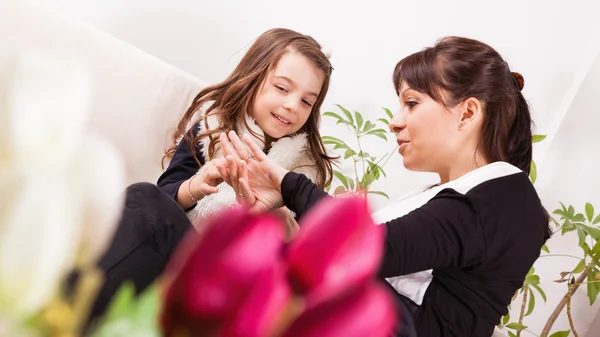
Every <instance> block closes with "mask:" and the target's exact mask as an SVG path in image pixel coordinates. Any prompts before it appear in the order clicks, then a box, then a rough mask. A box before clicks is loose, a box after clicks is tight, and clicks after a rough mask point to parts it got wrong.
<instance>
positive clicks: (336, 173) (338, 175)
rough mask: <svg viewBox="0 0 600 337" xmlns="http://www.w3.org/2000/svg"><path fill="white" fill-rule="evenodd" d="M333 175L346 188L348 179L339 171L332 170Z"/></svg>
mask: <svg viewBox="0 0 600 337" xmlns="http://www.w3.org/2000/svg"><path fill="white" fill-rule="evenodd" d="M333 175H334V176H335V177H336V178H337V179H338V180H339V181H340V182H341V183H342V185H344V187H345V188H346V189H348V179H346V176H345V175H343V174H342V173H341V172H340V171H336V170H333Z"/></svg>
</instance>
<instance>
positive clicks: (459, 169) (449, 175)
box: [438, 156, 488, 184]
mask: <svg viewBox="0 0 600 337" xmlns="http://www.w3.org/2000/svg"><path fill="white" fill-rule="evenodd" d="M487 164H488V162H487V160H484V159H483V158H481V156H477V157H476V158H475V159H474V158H472V157H471V160H462V161H459V160H457V161H455V162H454V164H453V165H452V166H450V167H448V168H447V169H445V170H444V171H442V172H438V174H439V176H440V184H445V183H447V182H450V181H453V180H456V179H458V178H460V177H462V176H464V175H465V174H467V173H469V172H471V171H473V170H476V169H478V168H480V167H482V166H485V165H487Z"/></svg>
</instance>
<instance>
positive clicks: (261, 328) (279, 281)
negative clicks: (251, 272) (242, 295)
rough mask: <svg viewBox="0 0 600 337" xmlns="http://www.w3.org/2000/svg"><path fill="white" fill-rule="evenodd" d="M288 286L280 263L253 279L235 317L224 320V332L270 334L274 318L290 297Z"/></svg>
mask: <svg viewBox="0 0 600 337" xmlns="http://www.w3.org/2000/svg"><path fill="white" fill-rule="evenodd" d="M291 295H292V292H291V289H290V287H289V285H288V283H287V280H286V279H285V270H284V267H283V266H282V265H279V264H276V265H273V266H272V267H271V268H268V269H266V270H265V271H264V272H263V273H262V274H261V275H260V277H259V278H258V279H257V280H256V283H255V285H254V287H253V288H252V292H251V293H250V294H249V296H248V297H247V298H246V300H245V301H244V303H243V304H242V305H241V307H240V308H239V312H238V314H237V315H236V316H235V317H234V319H233V320H232V321H231V322H229V323H227V325H226V326H227V327H226V329H225V330H224V333H223V334H222V335H223V336H229V337H264V336H270V335H271V332H272V329H273V328H274V325H275V324H276V322H277V319H278V318H279V317H280V316H281V315H282V314H283V310H282V309H284V308H285V307H286V304H287V303H288V302H289V301H290V299H291Z"/></svg>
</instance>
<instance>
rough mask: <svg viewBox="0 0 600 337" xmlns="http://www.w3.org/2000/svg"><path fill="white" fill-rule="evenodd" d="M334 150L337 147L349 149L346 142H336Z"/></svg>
mask: <svg viewBox="0 0 600 337" xmlns="http://www.w3.org/2000/svg"><path fill="white" fill-rule="evenodd" d="M333 149H334V150H337V149H348V146H347V145H346V144H335V146H334V147H333Z"/></svg>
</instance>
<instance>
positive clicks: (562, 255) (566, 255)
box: [540, 254, 583, 260]
mask: <svg viewBox="0 0 600 337" xmlns="http://www.w3.org/2000/svg"><path fill="white" fill-rule="evenodd" d="M557 256H560V257H572V258H574V259H577V260H581V259H583V258H582V257H578V256H575V255H568V254H544V255H540V258H542V257H557Z"/></svg>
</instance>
